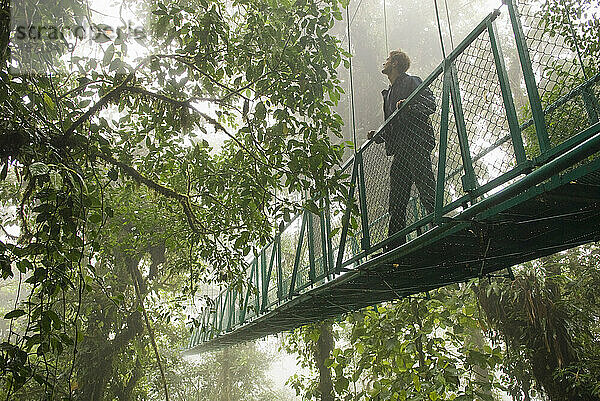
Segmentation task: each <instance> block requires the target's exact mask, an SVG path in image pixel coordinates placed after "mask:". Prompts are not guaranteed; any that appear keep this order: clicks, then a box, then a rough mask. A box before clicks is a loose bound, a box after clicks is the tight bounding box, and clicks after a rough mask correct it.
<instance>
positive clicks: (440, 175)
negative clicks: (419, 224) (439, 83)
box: [434, 63, 451, 225]
mask: <svg viewBox="0 0 600 401" xmlns="http://www.w3.org/2000/svg"><path fill="white" fill-rule="evenodd" d="M450 81H451V76H450V69H449V68H448V64H447V63H445V64H444V83H443V87H442V115H441V121H440V149H439V152H438V168H437V183H436V186H435V207H434V221H435V222H436V224H438V225H439V224H440V223H441V221H442V215H443V209H444V193H445V189H446V188H445V187H446V152H447V150H448V123H449V120H450V118H449V112H450Z"/></svg>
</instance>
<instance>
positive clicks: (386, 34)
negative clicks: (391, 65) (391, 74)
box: [383, 0, 390, 55]
mask: <svg viewBox="0 0 600 401" xmlns="http://www.w3.org/2000/svg"><path fill="white" fill-rule="evenodd" d="M385 2H386V0H383V31H384V34H385V54H386V55H387V54H389V53H390V47H389V46H388V29H387V11H386V9H385Z"/></svg>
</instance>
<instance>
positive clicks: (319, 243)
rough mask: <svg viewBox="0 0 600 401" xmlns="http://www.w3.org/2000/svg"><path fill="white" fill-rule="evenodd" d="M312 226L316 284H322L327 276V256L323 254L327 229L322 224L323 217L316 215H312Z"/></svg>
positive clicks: (310, 229) (310, 227) (310, 226)
mask: <svg viewBox="0 0 600 401" xmlns="http://www.w3.org/2000/svg"><path fill="white" fill-rule="evenodd" d="M309 216H310V225H309V230H308V231H309V233H310V235H311V238H312V239H311V242H312V248H313V258H314V263H315V271H314V275H315V276H314V279H315V281H316V282H320V281H321V280H322V278H323V277H325V275H326V274H327V269H326V263H327V261H326V255H325V253H324V252H323V250H324V247H325V248H326V245H324V243H323V242H324V241H325V240H326V238H325V231H324V229H325V227H324V224H322V223H321V217H320V216H319V215H316V214H314V213H310V214H309Z"/></svg>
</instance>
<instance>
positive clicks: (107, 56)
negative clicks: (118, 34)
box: [102, 44, 115, 66]
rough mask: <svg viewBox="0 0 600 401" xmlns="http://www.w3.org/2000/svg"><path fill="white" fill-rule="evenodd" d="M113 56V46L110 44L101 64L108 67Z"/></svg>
mask: <svg viewBox="0 0 600 401" xmlns="http://www.w3.org/2000/svg"><path fill="white" fill-rule="evenodd" d="M114 55H115V46H114V45H113V44H111V45H110V46H108V48H107V49H106V51H105V52H104V57H103V58H102V64H103V65H105V66H106V65H109V64H110V62H111V61H112V59H113V56H114Z"/></svg>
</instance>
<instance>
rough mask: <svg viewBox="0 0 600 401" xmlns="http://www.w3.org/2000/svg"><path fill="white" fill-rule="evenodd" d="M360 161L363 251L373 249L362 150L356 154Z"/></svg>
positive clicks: (359, 185)
mask: <svg viewBox="0 0 600 401" xmlns="http://www.w3.org/2000/svg"><path fill="white" fill-rule="evenodd" d="M355 157H356V159H357V162H358V198H359V203H360V222H361V225H362V240H361V244H360V245H361V249H362V250H363V251H365V250H368V249H371V236H370V235H369V213H368V209H367V194H366V187H365V173H364V169H365V166H364V161H363V157H362V152H360V151H359V152H358V153H357V154H356V156H355Z"/></svg>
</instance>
